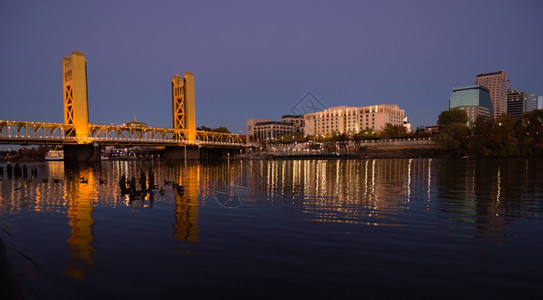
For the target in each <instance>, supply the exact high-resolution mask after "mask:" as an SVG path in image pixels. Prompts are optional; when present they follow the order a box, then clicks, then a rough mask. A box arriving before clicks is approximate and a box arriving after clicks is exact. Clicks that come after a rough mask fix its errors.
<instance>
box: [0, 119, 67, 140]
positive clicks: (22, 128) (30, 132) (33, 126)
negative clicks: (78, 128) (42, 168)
mask: <svg viewBox="0 0 543 300" xmlns="http://www.w3.org/2000/svg"><path fill="white" fill-rule="evenodd" d="M71 129H73V126H72V125H66V124H63V123H46V122H26V121H4V120H0V142H1V143H9V142H10V141H13V142H15V141H17V142H22V143H28V142H33V143H39V142H43V143H45V144H46V143H62V142H63V141H64V139H65V138H66V132H67V131H68V130H71Z"/></svg>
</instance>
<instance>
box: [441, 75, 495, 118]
mask: <svg viewBox="0 0 543 300" xmlns="http://www.w3.org/2000/svg"><path fill="white" fill-rule="evenodd" d="M450 109H463V110H465V111H466V113H467V115H468V119H469V121H468V126H472V125H473V123H474V122H475V120H477V117H478V116H486V117H490V116H491V115H492V111H493V107H492V100H490V92H489V91H488V89H487V88H486V87H484V86H482V85H473V86H466V87H460V88H453V91H452V94H451V97H450V98H449V110H450Z"/></svg>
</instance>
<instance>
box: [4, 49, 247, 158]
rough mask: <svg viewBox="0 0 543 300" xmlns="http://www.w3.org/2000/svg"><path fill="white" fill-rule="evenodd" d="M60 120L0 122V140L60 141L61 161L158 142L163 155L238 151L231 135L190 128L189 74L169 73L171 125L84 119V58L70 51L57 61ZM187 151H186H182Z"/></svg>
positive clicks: (238, 141)
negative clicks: (61, 102) (60, 75)
mask: <svg viewBox="0 0 543 300" xmlns="http://www.w3.org/2000/svg"><path fill="white" fill-rule="evenodd" d="M62 72H63V98H64V123H46V122H26V121H5V120H0V144H19V145H63V148H64V153H65V160H68V161H97V160H100V147H102V146H125V147H130V146H163V147H165V149H166V158H167V159H181V158H185V157H188V158H189V159H198V158H200V157H203V156H206V157H209V156H215V157H216V156H222V155H226V154H229V153H237V152H239V150H241V149H243V147H244V145H243V141H242V139H241V137H240V136H239V135H237V134H231V133H219V132H209V131H201V130H196V112H195V97H194V75H193V74H192V73H191V72H185V73H184V74H183V77H181V76H180V75H178V74H175V75H174V76H173V77H172V80H171V86H172V120H173V127H172V128H156V127H148V126H146V125H145V123H140V124H142V125H138V124H134V123H132V124H130V123H127V124H123V125H99V124H91V123H89V111H88V99H87V95H88V93H87V61H86V59H85V56H84V55H83V53H81V52H79V51H73V52H72V55H71V56H67V57H64V59H63V60H62ZM187 153H188V155H187Z"/></svg>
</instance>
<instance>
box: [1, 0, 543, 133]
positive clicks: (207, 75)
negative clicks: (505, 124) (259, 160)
mask: <svg viewBox="0 0 543 300" xmlns="http://www.w3.org/2000/svg"><path fill="white" fill-rule="evenodd" d="M128 4H129V5H128ZM491 4H492V5H491ZM541 11H543V5H542V4H540V3H538V2H536V1H520V2H514V1H504V2H500V3H498V5H496V4H495V2H490V1H476V2H473V1H460V2H459V1H450V2H440V3H434V2H426V1H414V2H410V3H403V2H402V1H385V2H373V1H366V2H364V3H350V2H349V3H347V2H342V3H339V4H338V3H334V2H331V1H330V2H326V1H319V2H296V3H290V2H284V3H283V2H279V3H277V2H266V3H259V4H256V3H253V2H233V3H229V4H225V3H222V2H217V3H214V4H213V5H211V4H202V3H188V2H186V3H185V2H181V3H179V2H167V1H166V2H160V3H132V2H127V3H123V2H116V3H106V2H98V3H93V4H85V3H83V4H74V3H70V2H66V3H64V2H63V1H54V2H53V3H47V4H45V3H41V2H35V3H31V4H28V3H6V2H4V3H2V4H0V38H1V40H2V44H3V47H2V48H0V103H1V104H2V106H3V109H2V110H1V111H0V119H7V120H18V121H42V122H57V123H62V122H63V110H62V108H63V107H62V105H63V104H62V103H63V102H62V101H63V100H62V80H61V78H62V58H63V57H64V56H68V55H70V53H72V51H73V50H80V51H82V52H83V53H84V54H85V57H86V58H87V69H88V78H87V80H88V96H89V121H90V122H91V123H95V124H110V123H114V124H122V123H125V122H127V121H130V120H132V119H133V118H134V116H135V115H136V116H137V117H138V119H139V120H141V121H143V122H146V123H148V124H149V125H150V126H154V127H172V119H171V114H172V108H171V94H170V93H171V86H170V84H171V78H172V75H174V74H181V73H183V72H185V71H187V70H189V71H191V72H193V73H194V83H195V93H196V103H195V106H196V125H197V126H208V127H212V128H215V127H220V126H226V127H227V128H229V129H230V130H231V131H232V132H234V133H241V134H245V127H246V120H247V119H248V118H262V119H275V118H277V116H281V115H285V114H291V113H292V111H293V109H294V108H295V106H296V104H297V103H299V101H300V100H301V99H302V97H304V95H306V94H307V93H308V92H311V93H312V94H313V95H315V96H316V97H317V98H318V99H319V101H320V102H321V103H322V104H323V105H324V106H326V107H334V106H341V105H346V106H367V105H375V104H379V103H383V104H397V105H399V106H400V107H402V109H405V115H406V116H407V117H408V118H409V121H410V122H411V124H412V125H413V128H416V127H418V126H428V125H433V124H435V123H436V121H437V116H438V115H439V113H440V112H441V111H444V110H447V109H448V99H449V96H450V93H451V91H452V89H453V88H454V87H459V86H469V85H473V83H474V82H475V76H476V75H477V74H479V73H491V72H496V71H499V70H505V71H506V72H507V75H508V78H509V79H510V80H511V84H510V85H509V86H510V87H511V88H512V89H515V90H522V91H525V92H528V93H533V94H538V95H541V94H543V85H542V83H543V60H542V59H541V56H540V54H539V49H540V48H541V46H543V37H542V36H541V34H540V33H541V32H542V31H543V19H541V18H540V17H539V16H538V13H539V12H541ZM498 19H505V20H515V22H505V23H506V24H503V22H497V21H496V20H498ZM519 19H522V20H523V21H522V22H518V20H519ZM520 37H522V38H523V39H526V40H529V41H530V43H528V44H529V47H528V46H524V47H518V45H517V44H516V43H508V42H507V39H513V38H520ZM525 45H527V44H525Z"/></svg>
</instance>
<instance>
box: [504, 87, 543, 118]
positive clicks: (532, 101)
mask: <svg viewBox="0 0 543 300" xmlns="http://www.w3.org/2000/svg"><path fill="white" fill-rule="evenodd" d="M537 102H538V96H537V95H536V94H530V93H525V92H522V91H515V90H510V91H509V93H507V114H508V115H511V116H513V117H515V118H517V119H519V120H522V115H523V114H524V113H527V112H530V111H532V110H536V109H537V105H538V103H537Z"/></svg>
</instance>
